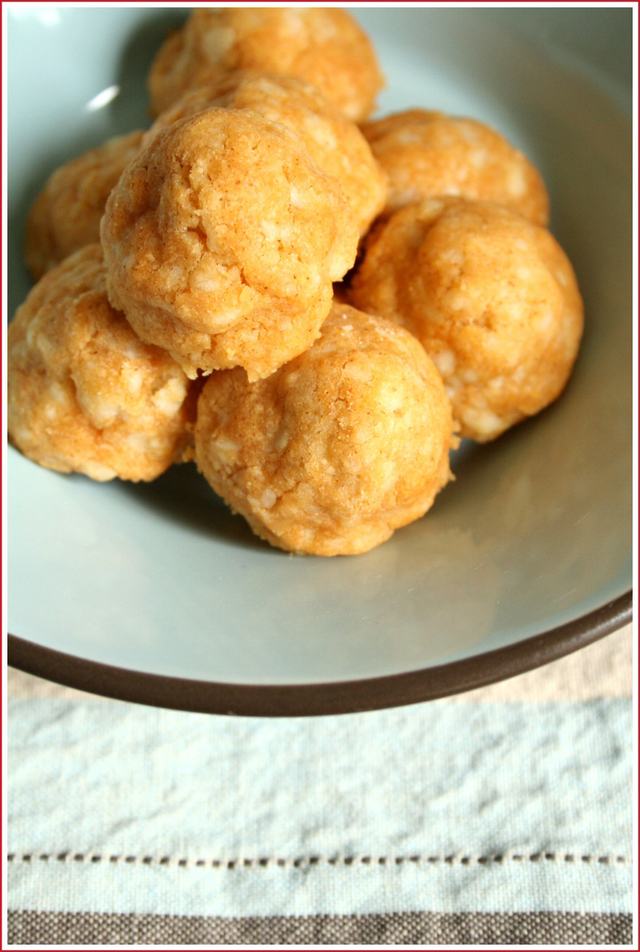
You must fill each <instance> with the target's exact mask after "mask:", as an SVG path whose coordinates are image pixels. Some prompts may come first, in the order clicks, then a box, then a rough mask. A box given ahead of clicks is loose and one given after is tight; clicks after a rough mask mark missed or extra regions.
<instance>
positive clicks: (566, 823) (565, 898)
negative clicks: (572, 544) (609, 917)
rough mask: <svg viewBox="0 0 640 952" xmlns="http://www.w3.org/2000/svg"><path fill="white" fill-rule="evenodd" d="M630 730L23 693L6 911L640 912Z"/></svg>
mask: <svg viewBox="0 0 640 952" xmlns="http://www.w3.org/2000/svg"><path fill="white" fill-rule="evenodd" d="M78 697H80V696H78ZM631 736H632V724H631V704H630V702H629V701H628V700H626V699H597V700H591V701H581V702H547V703H543V704H534V703H529V702H516V703H480V704H479V703H474V702H473V701H469V702H468V703H467V702H462V703H455V704H451V703H448V702H446V701H443V702H436V703H432V704H425V705H418V706H415V707H411V708H404V709H399V710H395V711H383V712H378V713H369V714H358V715H349V716H344V717H330V718H329V717H327V718H318V719H309V720H304V719H303V720H272V721H269V720H259V719H234V718H224V717H210V716H206V715H195V714H184V713H175V712H168V711H159V710H154V709H150V708H144V707H138V706H135V705H128V704H122V703H119V702H111V701H105V702H100V701H93V700H88V699H86V698H81V699H79V700H68V699H66V698H55V699H54V698H39V699H28V700H16V701H15V702H13V703H12V704H11V710H10V730H9V738H10V763H9V783H10V790H9V851H10V854H11V862H10V863H9V873H10V876H9V883H10V893H9V906H10V908H16V909H34V910H47V911H67V910H72V911H79V910H80V911H83V912H120V913H163V914H172V915H209V916H215V915H218V916H239V915H242V916H269V915H275V914H281V915H303V914H313V913H315V914H318V913H352V914H353V913H370V912H375V913H381V912H383V913H384V912H394V911H421V910H429V911H436V912H437V911H443V912H453V911H480V912H483V911H486V912H502V911H508V912H519V911H547V910H551V911H559V912H561V911H570V912H607V913H615V912H629V911H630V910H631V908H632V895H631V888H632V883H631V865H630V859H631V857H630V844H631ZM59 857H61V858H59ZM500 857H501V858H500Z"/></svg>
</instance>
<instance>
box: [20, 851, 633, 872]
mask: <svg viewBox="0 0 640 952" xmlns="http://www.w3.org/2000/svg"><path fill="white" fill-rule="evenodd" d="M7 861H8V862H9V863H35V862H43V863H49V862H51V863H85V864H93V863H113V864H123V863H124V864H128V865H138V866H178V867H181V868H185V867H194V866H196V867H207V868H209V869H266V868H267V867H281V868H285V869H300V868H306V867H311V866H321V865H327V866H376V865H377V866H402V865H403V864H414V865H417V866H437V865H446V866H476V865H478V866H490V865H499V864H501V863H574V864H579V863H592V864H595V863H599V864H601V865H602V866H623V865H625V866H626V865H629V863H630V860H629V858H628V857H626V856H619V855H601V856H600V855H597V854H593V853H556V852H539V853H515V852H505V853H489V854H486V855H483V856H474V855H468V854H464V853H450V854H448V855H431V856H430V855H428V854H420V853H416V854H413V855H406V856H375V855H354V856H349V855H347V856H339V855H336V856H297V857H293V858H289V859H286V858H283V857H278V856H260V857H257V858H251V859H250V858H245V857H239V858H237V859H192V858H190V857H177V856H149V855H144V856H134V855H130V854H127V853H73V852H71V851H66V852H62V853H8V854H7Z"/></svg>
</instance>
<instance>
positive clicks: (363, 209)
mask: <svg viewBox="0 0 640 952" xmlns="http://www.w3.org/2000/svg"><path fill="white" fill-rule="evenodd" d="M211 106H225V107H229V108H234V109H252V110H253V111H254V112H257V113H260V115H261V116H263V117H264V118H265V119H269V120H270V121H271V122H276V123H280V124H282V125H283V126H286V127H287V128H288V129H290V130H291V132H293V133H294V134H295V135H296V137H298V138H299V139H300V140H301V141H302V142H304V145H305V147H306V149H307V151H308V153H309V155H310V157H311V158H312V159H313V161H314V162H315V163H316V165H317V166H318V168H319V169H320V170H321V171H322V172H325V173H326V174H327V175H330V176H332V177H333V178H335V179H337V183H338V185H339V187H341V188H342V189H343V191H344V193H345V201H346V202H348V203H349V206H350V208H351V213H352V214H353V215H354V216H355V220H356V223H357V225H358V228H359V231H360V233H361V234H364V233H365V232H366V231H367V230H368V228H369V225H370V224H371V222H372V221H373V219H374V218H375V217H376V216H377V215H378V214H379V213H380V212H381V211H382V209H383V207H384V204H385V200H386V195H387V185H386V177H385V175H384V173H383V172H382V169H381V168H380V166H379V165H378V163H377V162H376V160H375V159H374V157H373V154H372V152H371V149H370V148H369V144H368V142H367V140H366V139H365V138H364V136H363V135H362V133H361V132H360V130H359V129H358V127H357V126H356V125H355V123H353V122H351V121H350V120H349V119H345V117H344V116H343V115H342V114H341V113H340V112H338V111H337V110H336V109H335V108H334V107H333V106H331V105H330V104H329V103H328V102H327V100H326V99H325V98H324V97H323V96H322V95H321V94H320V93H319V92H318V91H317V90H316V89H315V88H314V87H313V86H310V85H309V84H308V83H305V82H303V81H302V80H300V79H295V78H292V77H290V76H270V75H267V74H264V73H255V72H251V71H248V70H236V71H235V72H232V73H228V74H225V75H223V76H220V77H219V78H218V79H217V80H215V81H213V82H212V83H211V84H210V85H208V86H203V87H199V88H198V89H192V90H190V91H189V92H187V93H185V94H184V96H182V97H181V99H179V100H178V102H177V103H175V104H174V105H173V106H171V107H170V108H169V109H167V110H166V111H165V112H163V113H161V114H160V116H159V117H158V119H157V120H156V122H155V123H154V125H153V127H152V129H151V135H154V134H155V132H156V131H157V130H158V129H163V128H166V127H167V126H169V125H171V124H172V123H174V122H177V121H178V120H180V119H184V118H186V117H188V116H193V115H195V114H197V113H199V112H202V110H204V109H207V108H210V107H211Z"/></svg>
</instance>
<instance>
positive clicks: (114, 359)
mask: <svg viewBox="0 0 640 952" xmlns="http://www.w3.org/2000/svg"><path fill="white" fill-rule="evenodd" d="M8 379H9V401H8V424H9V435H10V438H11V440H12V442H13V443H14V444H15V446H17V448H18V449H19V450H20V451H21V452H22V453H24V455H25V456H28V457H29V459H31V460H33V461H34V462H36V463H39V464H40V465H41V466H46V467H47V468H49V469H54V470H57V471H58V472H61V473H69V472H77V473H84V474H85V475H86V476H90V477H91V479H96V480H100V481H104V480H109V479H113V478H114V477H116V476H118V477H120V478H121V479H128V480H135V481H137V480H151V479H155V478H156V476H159V475H160V474H161V473H163V472H164V471H165V470H166V469H167V468H168V467H169V466H170V465H171V464H172V463H173V462H176V461H178V460H179V459H180V458H181V456H182V454H183V452H184V451H185V450H187V445H188V442H189V439H190V437H189V433H188V425H189V420H188V414H189V400H188V399H187V391H188V381H187V379H186V377H185V375H184V374H183V373H182V371H181V370H180V368H179V367H178V366H177V364H175V363H174V361H173V360H172V359H171V358H170V357H169V355H168V354H166V353H164V351H162V350H160V349H159V348H157V347H149V346H147V345H145V344H142V343H141V342H140V341H139V340H138V339H137V337H136V336H135V334H134V333H133V331H132V330H131V328H130V327H129V325H128V323H127V322H126V320H125V319H124V317H123V315H122V314H119V313H117V312H116V311H114V310H113V308H112V307H111V306H110V304H109V302H108V300H107V295H106V288H105V276H104V265H103V261H102V251H101V249H100V245H97V244H93V245H87V246H86V247H84V248H82V249H80V250H79V251H77V252H75V254H73V255H71V256H70V257H68V258H67V259H66V260H65V261H64V262H63V263H62V264H60V265H58V267H56V268H55V269H53V270H52V271H50V272H49V273H48V274H46V275H45V276H44V277H43V278H42V279H41V280H40V281H39V282H38V284H37V285H36V286H35V287H34V288H33V289H32V290H31V292H30V294H29V296H28V297H27V299H26V301H25V302H24V304H23V305H22V306H21V307H20V308H18V310H17V312H16V316H15V318H14V320H13V321H12V323H11V325H10V327H9V339H8ZM187 451H188V450H187Z"/></svg>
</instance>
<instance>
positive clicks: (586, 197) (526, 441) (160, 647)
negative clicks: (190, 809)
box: [8, 5, 632, 684]
mask: <svg viewBox="0 0 640 952" xmlns="http://www.w3.org/2000/svg"><path fill="white" fill-rule="evenodd" d="M183 16H184V13H181V12H179V11H175V10H166V9H165V10H162V9H160V10H158V9H144V8H138V9H135V8H128V9H124V8H123V9H119V8H116V7H110V8H102V9H101V8H93V9H83V10H80V9H73V8H64V9H56V8H54V7H52V8H51V9H49V8H48V7H47V8H45V7H44V6H42V7H40V8H39V9H34V8H28V7H27V6H26V5H25V7H24V8H21V5H15V6H14V7H13V8H12V9H11V10H10V11H9V44H8V47H9V62H8V66H9V84H8V98H9V102H8V129H9V140H8V142H9V196H10V197H9V238H10V244H9V277H10V286H9V311H10V313H13V310H14V309H15V306H17V304H19V303H20V301H21V300H22V299H23V298H24V296H25V294H26V292H27V290H28V287H29V281H28V276H27V274H26V270H25V267H24V264H23V261H22V253H21V251H22V241H23V231H24V220H25V214H26V210H27V208H28V206H29V203H30V201H31V200H32V199H33V197H34V196H35V194H36V193H37V191H38V190H39V188H40V187H41V186H42V184H43V181H44V179H45V178H46V176H47V175H48V174H49V172H50V171H52V170H53V169H54V168H55V167H56V166H57V165H58V164H59V163H61V162H62V161H64V160H65V159H67V158H70V157H71V156H73V155H75V154H77V153H78V152H79V151H81V150H83V149H86V148H89V147H91V146H92V145H95V144H98V143H99V142H100V141H101V140H103V139H104V138H106V137H107V136H109V135H113V134H116V133H119V132H125V131H128V130H129V129H134V128H138V127H141V126H143V125H146V124H148V122H149V118H148V114H147V98H146V89H145V76H146V72H147V69H148V66H149V63H150V61H151V58H152V56H153V53H154V51H155V49H157V47H158V46H159V44H160V42H161V40H162V38H163V36H164V35H165V34H166V32H167V30H168V29H169V27H170V26H172V25H173V24H175V23H176V22H177V21H179V20H180V19H181V18H182V17H183ZM358 16H359V18H360V19H361V20H362V22H363V23H364V25H365V26H366V28H367V29H368V30H369V31H370V33H371V35H372V37H373V40H374V42H375V43H376V45H377V48H378V50H379V53H380V56H381V59H382V63H383V68H384V70H385V73H386V75H387V79H388V84H389V88H388V89H387V91H385V93H384V94H383V95H382V97H381V99H380V111H381V112H386V111H390V110H396V109H401V108H407V107H409V106H414V105H415V106H425V107H431V108H439V109H442V110H444V111H449V112H452V113H457V114H467V115H472V116H474V117H477V118H479V119H481V120H485V121H487V122H490V123H492V124H493V125H495V126H496V127H497V128H499V129H500V130H501V131H503V132H504V133H505V134H506V135H507V136H508V137H510V138H511V139H512V141H514V142H515V143H516V144H517V145H519V146H520V147H521V148H523V149H524V150H525V151H526V152H527V153H529V154H530V155H531V157H532V158H533V160H534V161H535V162H536V163H537V164H538V165H539V166H540V168H541V170H542V172H543V174H544V176H545V178H546V180H547V182H548V184H549V187H550V191H551V196H552V208H553V225H552V227H553V230H554V232H555V234H556V235H557V237H558V238H559V240H560V242H561V244H563V246H564V247H565V249H566V250H567V252H568V254H569V256H570V257H571V259H572V261H573V262H574V265H575V268H576V271H577V274H578V278H579V281H580V284H581V288H582V291H583V294H584V297H585V301H586V332H585V338H584V342H583V346H582V350H581V354H580V358H579V361H578V364H577V366H576V369H575V373H574V375H573V378H572V380H571V382H570V384H569V386H568V388H567V390H566V392H565V394H564V395H563V396H562V398H561V399H560V400H559V401H558V402H557V403H556V404H555V405H554V406H553V407H551V408H550V409H549V410H547V411H546V412H544V413H543V414H541V415H540V416H539V417H537V418H535V419H534V420H532V421H530V422H528V423H526V424H523V425H521V426H519V427H516V428H515V429H514V430H513V431H512V432H510V433H509V434H507V435H506V436H504V437H503V438H502V439H500V440H499V441H497V442H496V443H495V444H493V445H489V446H486V447H481V448H475V447H473V448H470V447H467V446H464V447H463V448H462V449H461V450H460V451H459V452H458V454H457V455H456V459H455V462H454V469H455V472H456V477H457V479H456V482H455V483H453V484H451V485H450V486H449V487H448V488H447V489H446V490H445V491H444V492H443V493H442V494H441V496H440V497H439V499H438V500H437V503H436V505H435V507H434V509H433V510H432V511H431V513H429V514H428V515H427V517H426V518H424V519H422V520H421V521H419V522H418V523H415V524H414V525H412V526H409V527H408V528H406V529H404V530H402V531H400V532H398V533H396V535H395V536H394V537H393V538H392V539H391V541H390V542H388V543H386V544H385V545H383V546H382V547H380V548H378V549H376V550H374V551H373V552H371V553H369V554H368V555H365V556H361V557H357V558H339V559H329V560H323V559H319V558H295V557H290V556H287V555H286V554H283V553H281V552H278V551H276V550H274V549H271V548H269V547H268V546H267V545H266V544H263V543H262V542H260V541H259V540H257V539H255V538H254V537H253V536H252V534H251V532H250V531H249V529H248V528H247V527H246V526H245V524H244V522H243V521H242V520H241V519H240V518H238V517H234V516H232V515H230V513H229V512H228V511H227V510H226V508H225V507H224V506H223V505H222V504H221V503H220V502H219V501H218V500H217V499H216V498H215V496H214V495H213V494H212V493H211V491H210V490H209V488H208V487H207V485H206V484H205V483H204V481H203V480H202V479H201V478H200V477H199V476H198V475H197V473H196V472H195V470H194V469H193V468H192V467H189V466H182V467H178V468H174V469H173V470H171V471H170V472H169V473H167V474H166V475H165V476H164V477H163V478H161V479H160V480H158V481H157V482H156V483H153V484H150V485H140V486H135V485H129V484H126V483H117V482H116V483H113V484H108V485H97V484H93V483H91V482H90V481H89V480H87V479H84V478H82V477H75V476H74V477H69V476H60V475H57V474H54V473H51V472H48V471H47V470H44V469H40V468H39V467H37V466H35V465H33V464H32V463H30V462H29V461H28V460H26V459H24V458H23V457H22V456H20V455H19V454H18V453H17V452H15V451H13V450H10V451H9V461H8V462H9V493H10V502H9V505H10V537H9V543H10V553H11V575H10V582H11V603H10V618H9V629H10V630H11V631H12V632H14V633H15V634H18V635H21V636H22V637H24V638H27V639H30V640H31V641H34V642H37V643H39V644H42V645H46V646H48V647H52V648H57V649H59V650H62V651H67V652H70V653H71V654H76V655H80V656H82V657H83V658H89V659H91V660H97V661H103V662H107V663H111V664H116V665H119V666H122V667H128V668H132V669H138V670H142V671H147V672H152V673H156V674H166V675H173V676H183V677H195V678H202V679H212V680H217V681H231V682H240V683H255V684H264V683H272V684H273V683H286V682H289V683H291V682H295V683H312V682H317V681H333V680H343V679H354V678H361V677H372V676H379V675H387V674H391V673H398V672H403V671H409V670H413V669H416V668H421V667H426V666H430V665H433V664H437V663H442V662H444V661H446V660H453V659H457V658H462V657H468V656H470V655H474V654H477V653H479V652H482V651H486V650H488V649H491V648H497V647H500V646H503V645H507V644H511V643H513V642H516V641H518V640H521V639H523V638H525V637H527V636H529V635H531V634H534V633H537V632H540V631H544V630H547V629H549V628H552V627H554V626H556V625H559V624H562V623H564V622H567V621H570V620H571V619H573V618H576V617H579V616H580V615H582V614H584V613H586V612H588V611H590V610H592V609H593V608H596V607H597V606H599V605H602V604H604V603H605V602H607V601H609V600H610V599H612V598H615V597H616V596H618V595H620V594H621V593H623V592H624V591H625V590H626V589H628V588H629V586H630V574H631V567H630V524H631V521H630V475H631V445H630V427H631V350H632V348H631V322H630V315H631V299H630V294H631V277H630V274H631V272H630V267H631V262H630V246H631V243H630V236H631V191H630V189H631V185H630V181H631V179H630V141H631V140H630V128H629V103H628V98H627V97H628V82H627V80H628V70H629V69H630V37H631V11H629V10H619V9H618V10H612V9H609V10H599V11H598V10H591V11H587V10H575V11H573V10H571V11H568V10H550V9H545V10H522V9H521V10H504V11H498V10H487V9H484V10H471V9H464V10H442V9H439V10H433V9H430V10H427V9H413V10H407V9H405V10H402V9H393V10H391V9H387V10H380V9H377V10H363V11H361V12H358ZM34 63H37V64H38V66H37V69H36V70H34V69H33V64H34ZM43 90H46V91H47V93H44V94H43Z"/></svg>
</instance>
